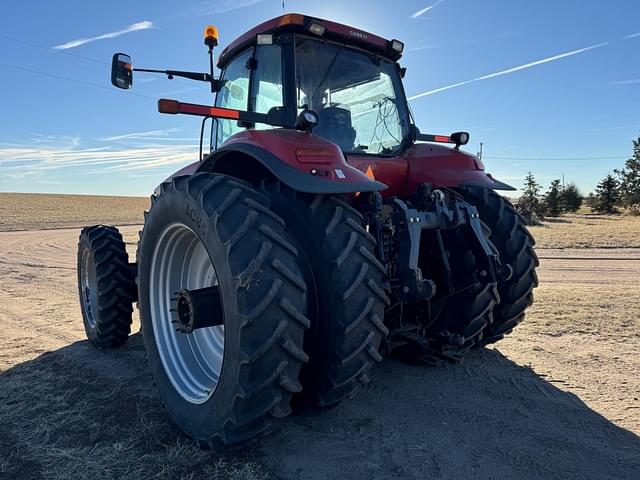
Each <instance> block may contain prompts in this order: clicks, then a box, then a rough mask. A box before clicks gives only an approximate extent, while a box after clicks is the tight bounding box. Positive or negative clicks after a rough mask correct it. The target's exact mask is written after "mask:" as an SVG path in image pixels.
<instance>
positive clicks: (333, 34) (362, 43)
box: [218, 13, 402, 68]
mask: <svg viewBox="0 0 640 480" xmlns="http://www.w3.org/2000/svg"><path fill="white" fill-rule="evenodd" d="M312 24H319V25H321V26H322V27H324V33H323V34H322V35H321V36H318V38H327V39H333V40H338V41H341V42H344V43H348V44H353V45H356V46H358V47H360V48H363V49H365V50H370V51H372V52H376V53H380V54H382V55H385V56H388V57H389V58H391V59H392V60H395V61H397V60H398V59H399V58H400V57H401V55H402V53H401V52H398V51H396V50H393V49H392V48H391V42H392V41H391V40H387V39H385V38H382V37H379V36H378V35H374V34H373V33H369V32H365V31H364V30H360V29H359V28H355V27H351V26H349V25H344V24H341V23H336V22H332V21H330V20H325V19H321V18H316V17H310V16H308V15H302V14H300V13H289V14H286V15H281V16H279V17H275V18H272V19H271V20H267V21H266V22H263V23H261V24H260V25H258V26H256V27H254V28H252V29H251V30H249V31H248V32H246V33H245V34H243V35H241V36H240V37H238V38H236V39H235V40H234V41H233V42H231V43H230V44H229V45H228V46H227V47H226V48H225V49H224V50H223V51H222V53H221V54H220V56H219V57H218V67H219V68H224V67H225V65H226V64H227V63H229V61H230V60H231V59H232V58H234V57H235V55H236V54H237V53H239V52H241V51H242V50H244V49H245V48H247V47H249V46H250V45H253V44H255V43H256V36H257V35H259V34H263V33H274V34H275V33H282V32H306V33H308V34H310V35H312V36H314V34H313V33H312V32H311V31H310V30H309V28H310V27H311V25H312ZM316 36H317V35H316Z"/></svg>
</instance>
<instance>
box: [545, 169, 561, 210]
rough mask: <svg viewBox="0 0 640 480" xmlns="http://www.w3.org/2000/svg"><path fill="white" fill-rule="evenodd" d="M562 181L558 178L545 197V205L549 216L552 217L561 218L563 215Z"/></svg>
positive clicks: (552, 183)
mask: <svg viewBox="0 0 640 480" xmlns="http://www.w3.org/2000/svg"><path fill="white" fill-rule="evenodd" d="M560 190H561V187H560V179H559V178H556V179H555V180H554V181H552V182H551V186H550V187H549V191H548V192H547V194H546V195H545V197H544V205H545V210H546V212H547V215H548V216H550V217H559V216H560V214H561V213H562V205H561V201H562V198H561V195H562V192H561V191H560Z"/></svg>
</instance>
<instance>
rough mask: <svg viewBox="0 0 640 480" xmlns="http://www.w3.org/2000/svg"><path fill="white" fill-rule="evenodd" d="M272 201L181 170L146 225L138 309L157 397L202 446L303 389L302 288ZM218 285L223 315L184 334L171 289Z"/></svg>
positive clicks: (279, 412) (264, 422)
mask: <svg viewBox="0 0 640 480" xmlns="http://www.w3.org/2000/svg"><path fill="white" fill-rule="evenodd" d="M268 206H269V201H268V200H267V198H265V197H264V196H262V195H260V194H259V193H258V192H257V191H255V190H254V189H253V188H252V187H250V186H248V185H247V184H245V183H243V182H242V181H239V180H236V179H233V178H231V177H227V176H224V175H218V174H209V173H198V174H194V175H192V176H183V177H175V178H173V179H172V181H170V182H165V183H163V184H162V185H161V187H160V191H159V193H157V194H156V195H154V196H153V197H152V206H151V209H150V210H149V212H148V214H147V216H146V221H145V226H144V229H143V231H142V233H141V238H140V243H139V247H138V248H139V250H138V264H139V279H138V283H139V296H140V300H139V308H140V317H141V322H142V333H143V338H144V344H145V348H146V351H147V356H148V359H149V364H150V366H151V370H152V373H153V377H154V379H155V382H156V384H157V386H158V390H159V393H160V398H161V400H162V402H163V404H164V406H165V407H166V408H167V410H168V412H169V414H170V415H171V417H172V418H173V420H174V421H175V423H176V424H177V425H178V426H179V427H180V428H181V429H182V430H183V431H184V432H185V433H187V434H188V435H189V436H191V437H192V438H193V439H194V440H195V441H196V442H197V443H198V445H200V446H201V447H208V448H213V447H215V446H217V445H220V444H232V443H237V442H241V441H244V440H247V439H249V438H251V437H254V436H256V435H258V434H261V433H263V432H265V431H267V430H268V429H269V427H270V425H271V419H272V417H282V416H285V415H288V414H289V413H290V412H291V407H290V401H291V398H292V395H293V394H294V393H298V392H300V391H301V390H302V386H301V385H300V382H299V380H298V377H299V374H300V368H301V366H302V364H303V363H305V362H307V361H308V357H307V355H306V354H305V353H304V351H303V337H304V331H305V330H306V328H307V327H308V326H309V320H308V318H307V317H306V309H307V300H306V292H307V287H306V284H305V282H304V278H303V275H302V271H301V268H300V260H299V250H298V248H297V247H296V245H295V239H294V238H292V236H291V235H290V234H289V233H288V232H287V230H286V228H285V223H284V221H283V220H282V219H281V218H280V217H279V216H277V215H276V214H274V213H273V212H272V211H271V210H269V208H268ZM207 287H217V288H214V289H213V291H215V293H211V295H217V296H219V298H218V302H217V304H218V305H219V304H221V305H222V321H223V323H222V325H215V326H209V327H205V328H200V329H197V330H194V331H193V332H192V333H182V332H178V331H176V329H175V324H173V323H172V321H177V317H176V316H175V315H174V312H172V311H171V309H172V307H173V306H174V305H173V304H174V302H173V300H172V297H173V296H174V295H175V292H176V291H178V290H180V289H188V290H194V289H196V290H197V289H203V288H207Z"/></svg>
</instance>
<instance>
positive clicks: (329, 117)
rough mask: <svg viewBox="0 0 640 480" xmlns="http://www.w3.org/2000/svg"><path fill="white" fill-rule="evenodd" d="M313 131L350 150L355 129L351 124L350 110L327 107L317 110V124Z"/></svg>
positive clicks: (354, 136)
mask: <svg viewBox="0 0 640 480" xmlns="http://www.w3.org/2000/svg"><path fill="white" fill-rule="evenodd" d="M313 133H315V134H316V135H318V136H320V137H322V138H324V139H326V140H329V141H330V142H333V143H335V144H336V145H338V146H339V147H340V148H341V149H342V150H347V151H351V150H353V148H354V142H355V140H356V131H355V129H354V128H353V126H352V125H351V112H350V111H349V110H347V109H346V108H339V107H327V108H323V109H322V110H320V112H318V125H317V126H316V127H315V128H314V129H313Z"/></svg>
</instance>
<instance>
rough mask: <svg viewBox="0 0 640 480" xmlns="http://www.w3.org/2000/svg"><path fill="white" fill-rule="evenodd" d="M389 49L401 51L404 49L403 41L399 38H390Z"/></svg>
mask: <svg viewBox="0 0 640 480" xmlns="http://www.w3.org/2000/svg"><path fill="white" fill-rule="evenodd" d="M391 50H393V51H394V52H398V53H402V51H403V50H404V43H402V42H401V41H400V40H391Z"/></svg>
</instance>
